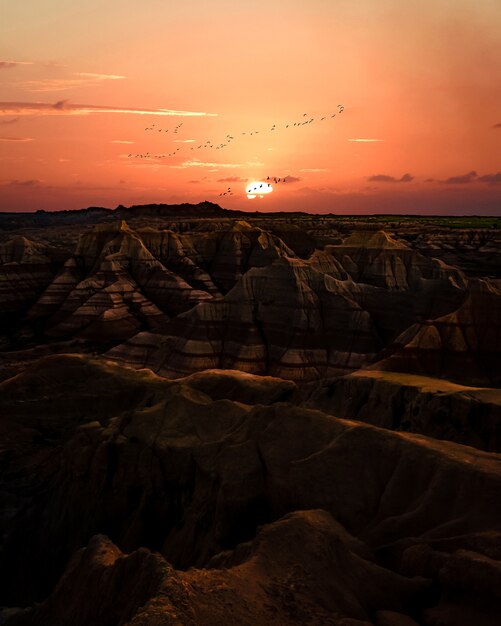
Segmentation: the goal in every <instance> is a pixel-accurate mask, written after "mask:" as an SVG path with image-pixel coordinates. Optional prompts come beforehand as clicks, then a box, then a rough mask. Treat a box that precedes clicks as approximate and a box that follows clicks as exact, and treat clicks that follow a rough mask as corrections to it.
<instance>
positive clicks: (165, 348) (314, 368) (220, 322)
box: [109, 257, 383, 380]
mask: <svg viewBox="0 0 501 626" xmlns="http://www.w3.org/2000/svg"><path fill="white" fill-rule="evenodd" d="M371 289H372V288H371V287H367V286H359V285H356V284H354V283H351V282H349V281H346V282H345V281H339V280H336V279H335V278H333V277H332V276H329V275H327V274H322V273H320V272H318V271H317V270H315V269H313V268H312V267H311V266H310V265H309V264H308V263H307V262H304V261H301V260H299V259H291V258H286V257H284V258H280V259H278V260H276V261H274V262H273V263H272V264H271V265H270V266H268V267H266V268H253V269H251V270H249V271H248V272H247V273H246V274H245V275H244V276H243V278H241V279H240V281H239V282H238V283H237V284H236V285H235V287H233V289H231V290H230V291H229V292H228V293H227V294H226V296H225V297H224V298H223V299H219V300H214V301H212V302H208V303H204V304H200V305H198V306H197V307H195V308H194V309H192V310H191V311H188V312H187V313H185V314H183V315H179V316H178V317H176V318H175V319H173V320H171V322H170V323H169V324H168V325H167V326H166V327H165V329H164V331H163V333H162V335H161V336H160V335H151V334H148V333H141V334H139V335H138V336H136V337H133V338H132V339H131V340H129V342H127V343H126V344H123V345H121V346H118V347H116V348H115V349H112V350H111V351H110V352H109V356H110V357H111V358H113V359H116V360H118V361H120V362H123V363H127V364H129V365H133V366H135V367H149V368H151V369H153V370H154V371H156V372H160V373H161V374H162V375H165V376H169V377H172V376H180V375H184V374H187V373H191V372H195V371H200V370H204V369H211V368H229V369H239V370H242V371H244V372H250V373H254V374H269V375H272V376H278V377H281V378H286V379H294V380H309V379H314V378H317V377H318V376H320V375H322V374H325V373H327V372H336V371H345V370H346V369H356V368H358V367H360V366H361V365H363V364H364V363H367V362H368V361H369V360H370V359H372V358H373V357H374V356H375V354H376V353H377V352H378V351H379V350H380V349H381V348H382V347H383V346H382V344H381V342H380V340H379V337H378V333H377V331H376V329H375V328H374V324H373V321H372V318H371V316H370V314H369V313H368V312H367V311H366V310H364V309H363V308H361V306H360V305H359V304H358V303H357V301H356V298H357V294H358V295H360V294H361V293H363V291H364V290H371Z"/></svg>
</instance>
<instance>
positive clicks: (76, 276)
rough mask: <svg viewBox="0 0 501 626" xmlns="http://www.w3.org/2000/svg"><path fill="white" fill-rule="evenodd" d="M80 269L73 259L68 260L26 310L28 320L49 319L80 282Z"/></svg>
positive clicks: (81, 276)
mask: <svg viewBox="0 0 501 626" xmlns="http://www.w3.org/2000/svg"><path fill="white" fill-rule="evenodd" d="M82 278H83V275H82V268H80V267H79V266H78V263H77V261H76V260H75V259H74V258H71V259H68V260H67V261H66V262H65V264H64V266H63V268H62V269H61V270H60V271H59V272H58V274H57V275H56V277H55V278H54V279H53V280H52V282H51V283H50V285H49V286H48V287H47V288H46V289H45V291H44V292H43V293H42V295H41V296H40V297H39V298H38V300H37V301H36V303H35V304H34V305H33V306H32V307H31V308H30V309H29V310H28V312H27V318H28V319H37V318H44V317H49V316H50V315H52V314H53V313H55V312H56V311H57V310H58V309H59V308H60V307H61V306H62V305H63V304H64V301H65V300H66V298H67V297H68V294H70V293H71V292H72V290H73V289H74V288H75V287H76V286H77V285H78V283H79V282H80V281H81V280H82Z"/></svg>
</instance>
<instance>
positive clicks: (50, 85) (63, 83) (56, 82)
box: [22, 72, 125, 92]
mask: <svg viewBox="0 0 501 626" xmlns="http://www.w3.org/2000/svg"><path fill="white" fill-rule="evenodd" d="M72 76H76V77H77V78H41V79H39V80H29V81H24V82H23V83H22V85H23V86H24V87H25V88H26V89H28V90H29V91H34V92H49V91H64V90H65V89H73V88H75V87H92V86H96V85H99V83H102V82H104V81H107V80H123V79H124V78H125V76H120V75H118V74H94V73H91V72H73V74H72Z"/></svg>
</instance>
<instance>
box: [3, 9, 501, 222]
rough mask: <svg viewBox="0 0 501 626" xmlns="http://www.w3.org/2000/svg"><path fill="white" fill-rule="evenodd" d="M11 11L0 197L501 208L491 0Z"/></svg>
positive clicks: (20, 202) (292, 206) (499, 102)
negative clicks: (262, 186) (263, 191)
mask: <svg viewBox="0 0 501 626" xmlns="http://www.w3.org/2000/svg"><path fill="white" fill-rule="evenodd" d="M0 24H1V26H0V29H1V37H0V100H1V102H0V210H2V211H9V210H13V211H21V210H29V211H31V210H37V209H41V208H43V209H46V210H55V209H76V208H82V207H86V206H91V205H93V206H108V207H114V206H116V205H118V204H124V205H130V204H142V203H149V202H166V203H174V202H199V201H203V200H210V201H212V202H218V203H219V204H221V206H224V207H226V208H235V209H243V210H251V211H255V210H272V211H275V210H304V211H310V212H331V211H332V212H335V213H352V214H353V213H373V212H374V213H377V212H382V213H385V212H388V213H392V212H395V213H400V212H401V213H406V212H410V213H441V214H447V213H450V214H463V213H473V214H490V215H498V214H501V81H500V76H501V28H500V24H501V2H499V0H475V1H471V0H422V1H421V2H419V3H417V2H416V3H408V2H402V1H401V0H379V1H378V2H375V1H374V0H346V1H344V0H342V1H338V0H307V1H306V0H305V1H300V0H266V1H263V0H253V1H252V2H248V1H235V0H231V1H230V0H205V1H202V0H183V1H182V2H181V1H179V0H143V1H142V2H139V1H138V0H85V1H84V2H79V3H76V2H70V1H69V0H22V1H20V2H8V1H5V2H2V3H1V5H0ZM338 105H342V106H343V107H344V110H342V109H340V108H339V107H338ZM341 111H342V112H341ZM305 113H306V115H304V114H305ZM334 113H336V116H335V117H331V116H332V115H333V114H334ZM322 117H325V118H326V119H324V120H321V118H322ZM312 118H313V121H312V122H311V123H310V122H309V120H310V119H312ZM303 122H307V123H303ZM299 123H301V125H299ZM179 124H182V125H181V126H179ZM287 124H289V128H285V126H286V125H287ZM294 124H296V125H294ZM176 127H178V128H177V131H176V132H174V129H175V128H176ZM273 127H274V130H271V129H272V128H273ZM146 128H153V130H145V129H146ZM159 129H161V130H162V132H158V130H159ZM167 130H168V132H165V131H167ZM256 130H257V131H259V132H258V133H257V134H253V135H250V133H251V132H254V131H256ZM243 133H245V134H243ZM227 135H230V136H231V137H233V139H230V141H229V142H228V137H227ZM208 141H210V142H211V143H210V144H207V146H204V144H206V142H208ZM225 143H226V144H227V145H225V146H223V147H220V148H217V146H220V145H221V144H225ZM200 145H202V148H199V147H198V146H200ZM210 145H212V146H213V147H209V146H210ZM192 148H193V149H192ZM174 151H176V152H175V154H174V155H172V153H173V152H174ZM148 153H149V154H150V155H151V156H148V157H143V158H140V157H135V156H133V157H129V156H128V155H129V154H132V155H137V154H143V155H145V154H148ZM159 155H172V156H165V157H163V158H155V157H156V156H159ZM268 176H270V177H272V178H273V177H277V178H278V177H280V178H283V177H284V176H287V177H288V179H287V180H286V182H285V183H279V184H277V185H273V187H274V189H273V192H272V193H270V194H267V195H265V196H264V197H263V198H259V197H257V198H254V199H252V200H250V199H248V198H247V196H246V193H245V188H246V185H247V184H248V183H249V182H252V181H262V180H266V179H267V177H268ZM228 187H231V189H232V192H233V195H231V196H223V197H221V196H220V195H219V194H221V193H223V192H224V191H226V190H227V188H228Z"/></svg>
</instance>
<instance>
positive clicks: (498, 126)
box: [492, 122, 501, 128]
mask: <svg viewBox="0 0 501 626" xmlns="http://www.w3.org/2000/svg"><path fill="white" fill-rule="evenodd" d="M492 128H501V122H499V123H498V124H494V126H493V127H492Z"/></svg>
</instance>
